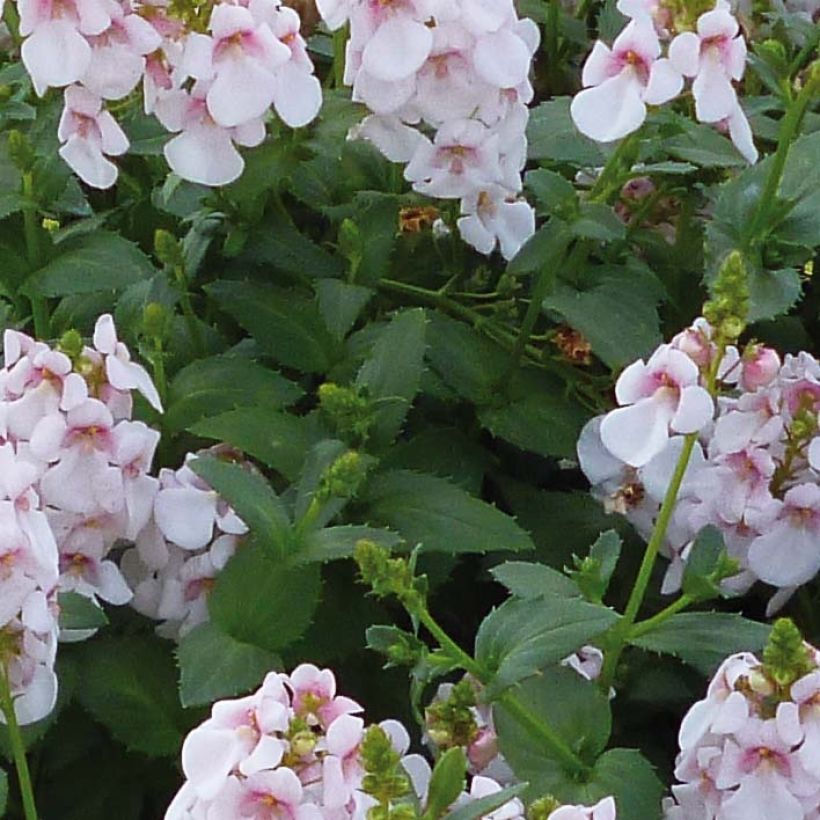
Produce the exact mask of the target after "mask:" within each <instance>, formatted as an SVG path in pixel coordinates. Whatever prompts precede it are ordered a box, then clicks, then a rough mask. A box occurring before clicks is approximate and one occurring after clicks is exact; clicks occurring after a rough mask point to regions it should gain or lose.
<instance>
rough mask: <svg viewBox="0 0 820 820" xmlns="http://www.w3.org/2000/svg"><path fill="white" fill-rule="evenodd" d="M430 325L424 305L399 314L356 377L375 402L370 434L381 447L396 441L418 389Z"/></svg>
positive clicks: (380, 333) (360, 385)
mask: <svg viewBox="0 0 820 820" xmlns="http://www.w3.org/2000/svg"><path fill="white" fill-rule="evenodd" d="M426 324H427V319H426V315H425V312H424V310H422V309H421V308H411V309H409V310H403V311H401V312H399V313H397V314H396V315H395V316H394V317H393V318H392V319H391V321H390V323H389V324H388V325H387V326H386V327H385V328H384V329H383V330H381V331H380V332H379V335H378V337H377V338H376V342H375V344H374V345H373V349H372V350H371V352H370V355H369V356H368V357H367V359H366V360H365V362H364V364H363V365H362V367H361V370H360V371H359V374H358V376H357V378H356V385H357V387H359V388H364V390H365V391H366V393H367V396H368V397H369V399H370V400H371V401H372V402H373V409H374V420H373V426H372V427H371V430H370V437H371V440H372V442H373V443H374V444H375V445H377V446H386V445H388V444H390V443H391V442H392V441H393V439H394V438H395V437H396V435H397V434H398V433H399V431H400V430H401V428H402V425H403V424H404V419H405V417H406V416H407V413H408V411H409V409H410V406H411V405H412V403H413V399H414V398H415V396H416V393H417V392H418V389H419V385H420V384H421V374H422V370H423V369H424V350H425V343H424V335H425V329H426Z"/></svg>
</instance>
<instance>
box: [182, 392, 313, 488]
mask: <svg viewBox="0 0 820 820" xmlns="http://www.w3.org/2000/svg"><path fill="white" fill-rule="evenodd" d="M188 429H189V430H190V431H191V432H192V433H193V434H194V435H196V436H202V437H203V438H209V439H213V440H214V441H226V442H228V444H231V445H233V446H234V447H238V448H239V449H240V450H242V451H243V452H244V453H247V454H248V455H249V456H253V457H254V458H255V459H258V460H259V461H261V462H262V463H263V464H265V465H266V466H268V467H270V468H271V469H272V470H276V472H278V473H281V474H282V475H283V476H284V477H285V478H286V479H288V480H289V481H295V480H296V478H297V477H298V475H299V473H300V472H301V470H302V465H303V464H304V461H305V455H306V454H307V452H308V450H310V448H311V447H313V446H314V445H315V444H316V443H317V442H318V441H320V440H321V439H322V437H323V435H324V434H323V432H322V431H321V429H320V428H319V425H318V424H317V419H316V417H315V416H294V415H291V414H290V413H283V412H281V411H278V410H276V409H274V408H273V407H270V406H264V405H263V406H258V407H240V408H238V409H236V410H229V411H228V412H227V413H220V414H219V415H218V416H213V417H212V418H206V419H202V420H201V421H198V422H197V423H196V424H193V425H191V426H190V427H189V428H188Z"/></svg>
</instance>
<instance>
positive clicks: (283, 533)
mask: <svg viewBox="0 0 820 820" xmlns="http://www.w3.org/2000/svg"><path fill="white" fill-rule="evenodd" d="M189 466H190V467H191V469H192V470H193V471H194V472H195V473H196V474H197V475H198V476H200V478H203V479H204V480H205V481H207V482H208V484H210V485H211V487H213V488H214V490H216V491H217V492H218V493H219V495H220V496H222V498H224V499H225V500H226V501H227V502H228V503H229V504H230V505H231V506H232V507H233V508H234V510H236V513H237V515H238V516H239V517H240V518H241V519H242V520H243V521H244V522H245V523H246V524H247V525H248V527H249V528H250V530H251V533H252V534H253V537H254V540H255V541H256V543H257V544H258V545H259V546H261V547H262V548H264V549H265V550H266V551H267V552H268V553H269V554H271V555H276V556H280V557H281V556H284V555H285V553H286V552H287V550H288V548H289V546H290V536H291V526H290V519H289V517H288V512H287V509H286V508H285V505H284V503H283V501H282V499H281V498H279V496H277V495H276V493H275V492H274V491H273V489H272V488H271V486H270V484H268V482H267V481H266V480H265V479H264V478H263V477H262V476H261V475H260V474H259V473H257V472H251V471H250V470H249V469H248V468H246V467H243V466H241V465H240V464H235V463H233V462H229V461H222V460H220V459H218V458H214V457H212V456H199V457H197V458H195V459H193V460H192V461H191V462H189Z"/></svg>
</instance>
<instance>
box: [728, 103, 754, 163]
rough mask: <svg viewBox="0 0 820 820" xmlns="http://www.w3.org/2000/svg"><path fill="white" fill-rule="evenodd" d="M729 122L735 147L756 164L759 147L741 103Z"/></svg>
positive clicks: (730, 135)
mask: <svg viewBox="0 0 820 820" xmlns="http://www.w3.org/2000/svg"><path fill="white" fill-rule="evenodd" d="M728 124H729V137H730V138H731V140H732V142H733V143H734V146H735V148H737V150H738V151H740V153H741V154H743V156H744V158H745V159H746V161H747V162H748V163H749V164H750V165H754V164H755V163H756V162H757V159H758V156H759V154H758V153H757V148H755V143H754V138H753V136H752V129H751V126H750V125H749V120H747V119H746V114H744V113H743V109H742V108H741V107H740V103H738V104H737V105H736V106H735V107H734V110H733V111H732V113H731V114H730V115H729V119H728Z"/></svg>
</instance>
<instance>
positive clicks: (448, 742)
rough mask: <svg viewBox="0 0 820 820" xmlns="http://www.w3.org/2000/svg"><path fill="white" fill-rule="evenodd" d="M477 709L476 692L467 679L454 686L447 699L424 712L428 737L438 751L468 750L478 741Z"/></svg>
mask: <svg viewBox="0 0 820 820" xmlns="http://www.w3.org/2000/svg"><path fill="white" fill-rule="evenodd" d="M475 705H476V694H475V690H474V689H473V686H472V684H471V682H470V681H469V680H468V679H467V678H465V679H463V680H461V681H459V682H458V683H457V684H456V685H455V686H453V688H452V690H451V691H450V695H449V697H448V698H446V699H445V700H439V701H433V703H431V704H430V705H429V706H428V707H427V709H425V722H426V723H427V733H428V735H429V736H430V739H431V740H432V741H433V743H435V744H436V746H438V747H439V749H450V748H452V747H454V746H461V747H467V746H469V745H470V744H471V743H473V741H474V740H475V739H476V738H477V737H478V732H479V729H478V724H477V723H476V719H475V713H474V709H475Z"/></svg>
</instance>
